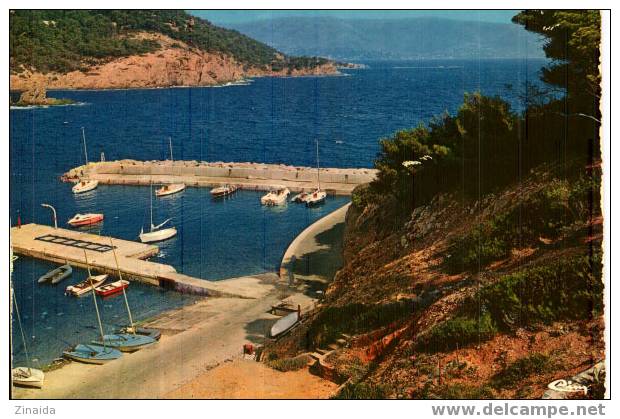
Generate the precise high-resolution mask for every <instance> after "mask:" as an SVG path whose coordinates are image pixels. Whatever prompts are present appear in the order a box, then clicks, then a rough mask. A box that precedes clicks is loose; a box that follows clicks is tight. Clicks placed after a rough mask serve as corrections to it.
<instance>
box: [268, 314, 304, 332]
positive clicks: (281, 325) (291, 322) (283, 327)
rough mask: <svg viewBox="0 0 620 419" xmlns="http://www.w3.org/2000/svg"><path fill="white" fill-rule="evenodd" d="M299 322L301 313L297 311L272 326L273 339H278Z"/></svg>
mask: <svg viewBox="0 0 620 419" xmlns="http://www.w3.org/2000/svg"><path fill="white" fill-rule="evenodd" d="M298 321H299V313H298V312H297V311H295V312H293V313H290V314H287V315H286V316H284V317H282V318H281V319H280V320H278V321H277V322H275V323H274V325H273V326H271V331H270V333H271V337H272V338H276V337H278V336H281V335H282V334H284V333H285V332H287V331H288V330H289V329H290V328H291V327H293V326H295V324H296V323H297V322H298Z"/></svg>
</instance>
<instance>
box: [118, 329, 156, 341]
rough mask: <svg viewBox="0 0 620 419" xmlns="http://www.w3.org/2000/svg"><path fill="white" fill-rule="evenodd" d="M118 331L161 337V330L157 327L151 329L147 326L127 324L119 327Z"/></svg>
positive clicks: (154, 337)
mask: <svg viewBox="0 0 620 419" xmlns="http://www.w3.org/2000/svg"><path fill="white" fill-rule="evenodd" d="M118 333H122V334H134V335H144V336H148V337H151V338H153V339H155V340H159V339H161V331H160V330H158V329H151V328H149V327H137V326H127V327H123V328H122V329H120V330H119V331H118Z"/></svg>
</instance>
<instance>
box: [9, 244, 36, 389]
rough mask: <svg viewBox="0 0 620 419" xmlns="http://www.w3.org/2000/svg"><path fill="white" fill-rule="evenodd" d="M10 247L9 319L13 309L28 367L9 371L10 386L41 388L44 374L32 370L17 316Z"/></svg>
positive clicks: (13, 258) (24, 336)
mask: <svg viewBox="0 0 620 419" xmlns="http://www.w3.org/2000/svg"><path fill="white" fill-rule="evenodd" d="M9 243H10V238H9ZM9 247H10V255H9V257H10V259H9V293H10V294H11V296H10V298H11V304H12V305H11V317H12V316H13V309H15V315H16V316H15V317H16V318H17V324H18V326H19V331H20V334H21V338H22V344H23V345H24V353H25V354H26V360H27V362H28V366H26V367H14V368H12V369H11V380H12V384H14V385H19V386H23V387H34V388H41V387H43V380H44V379H45V373H44V372H43V371H41V370H39V369H36V368H32V367H31V362H32V360H31V359H30V355H29V354H28V346H27V345H26V335H25V334H24V328H23V326H22V319H21V316H20V314H19V306H18V305H17V298H16V297H15V290H14V288H13V262H14V261H15V260H16V259H17V256H13V245H12V243H11V244H9ZM10 327H11V334H12V332H13V326H12V322H11V326H10ZM12 355H13V341H12V340H11V358H10V360H11V364H10V365H11V366H12V365H13V356H12Z"/></svg>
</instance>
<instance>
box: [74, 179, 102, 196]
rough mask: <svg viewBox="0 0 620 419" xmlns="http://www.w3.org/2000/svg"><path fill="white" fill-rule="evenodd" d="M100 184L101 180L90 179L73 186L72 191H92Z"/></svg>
mask: <svg viewBox="0 0 620 419" xmlns="http://www.w3.org/2000/svg"><path fill="white" fill-rule="evenodd" d="M98 185H99V181H97V180H89V181H86V182H79V183H78V184H77V185H75V186H74V187H73V188H71V191H72V192H73V193H74V194H80V193H84V192H88V191H92V190H93V189H95V188H96V187H97V186H98Z"/></svg>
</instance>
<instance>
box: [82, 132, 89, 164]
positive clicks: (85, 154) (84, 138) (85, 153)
mask: <svg viewBox="0 0 620 419" xmlns="http://www.w3.org/2000/svg"><path fill="white" fill-rule="evenodd" d="M82 142H83V143H84V159H86V165H87V166H88V151H87V150H86V134H84V127H82Z"/></svg>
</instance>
